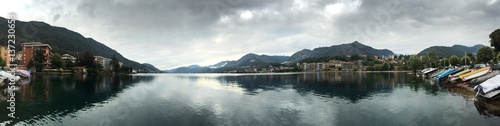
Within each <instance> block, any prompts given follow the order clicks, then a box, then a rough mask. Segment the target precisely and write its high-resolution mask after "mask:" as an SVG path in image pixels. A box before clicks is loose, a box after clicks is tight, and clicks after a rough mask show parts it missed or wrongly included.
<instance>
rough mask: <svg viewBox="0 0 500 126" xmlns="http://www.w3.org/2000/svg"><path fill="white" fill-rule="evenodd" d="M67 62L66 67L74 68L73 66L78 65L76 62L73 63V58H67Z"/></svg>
mask: <svg viewBox="0 0 500 126" xmlns="http://www.w3.org/2000/svg"><path fill="white" fill-rule="evenodd" d="M64 62H65V64H66V68H72V67H76V64H75V63H73V62H72V61H71V60H66V61H64Z"/></svg>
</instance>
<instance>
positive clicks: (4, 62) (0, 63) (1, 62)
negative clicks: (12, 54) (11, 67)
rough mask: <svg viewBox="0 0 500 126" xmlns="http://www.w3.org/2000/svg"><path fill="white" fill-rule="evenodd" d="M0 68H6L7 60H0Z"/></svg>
mask: <svg viewBox="0 0 500 126" xmlns="http://www.w3.org/2000/svg"><path fill="white" fill-rule="evenodd" d="M0 66H7V59H4V58H0Z"/></svg>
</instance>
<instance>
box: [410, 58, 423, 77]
mask: <svg viewBox="0 0 500 126" xmlns="http://www.w3.org/2000/svg"><path fill="white" fill-rule="evenodd" d="M422 65H423V64H422V59H420V57H418V56H416V55H414V56H411V57H410V59H408V67H409V68H410V69H412V70H413V73H417V69H419V68H420V67H422Z"/></svg>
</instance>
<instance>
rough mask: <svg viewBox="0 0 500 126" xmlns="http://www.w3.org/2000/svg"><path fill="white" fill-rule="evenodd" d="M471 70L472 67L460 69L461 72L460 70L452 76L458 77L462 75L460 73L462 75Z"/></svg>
mask: <svg viewBox="0 0 500 126" xmlns="http://www.w3.org/2000/svg"><path fill="white" fill-rule="evenodd" d="M470 71H471V70H470V69H466V70H463V71H460V72H458V73H456V74H453V75H452V76H453V77H458V76H460V75H462V74H466V73H469V72H470Z"/></svg>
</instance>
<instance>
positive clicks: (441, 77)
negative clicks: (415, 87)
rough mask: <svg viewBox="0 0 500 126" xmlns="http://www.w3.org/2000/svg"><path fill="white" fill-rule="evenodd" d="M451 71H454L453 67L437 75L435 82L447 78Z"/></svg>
mask: <svg viewBox="0 0 500 126" xmlns="http://www.w3.org/2000/svg"><path fill="white" fill-rule="evenodd" d="M453 71H455V68H450V69H448V70H446V71H445V72H443V73H441V74H439V75H437V76H436V83H439V82H441V81H443V80H444V79H447V78H448V75H450V73H451V72H453Z"/></svg>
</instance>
